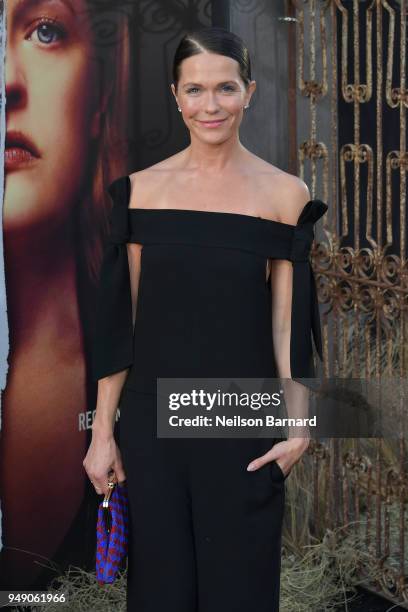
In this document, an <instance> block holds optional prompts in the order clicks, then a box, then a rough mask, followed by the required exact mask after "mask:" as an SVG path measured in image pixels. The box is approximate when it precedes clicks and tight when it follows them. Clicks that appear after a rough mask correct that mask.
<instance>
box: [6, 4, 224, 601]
mask: <svg viewBox="0 0 408 612" xmlns="http://www.w3.org/2000/svg"><path fill="white" fill-rule="evenodd" d="M212 4H213V3H211V2H209V0H194V1H193V0H182V1H181V2H180V1H179V0H177V1H176V2H173V0H7V2H1V3H0V27H1V31H0V34H1V36H0V53H2V57H0V61H2V62H3V67H4V69H3V71H2V73H1V79H0V86H1V87H2V97H1V99H0V111H3V112H2V113H0V116H2V117H3V123H2V125H0V133H1V134H2V135H3V138H2V140H0V143H2V145H3V146H1V145H0V157H1V159H0V166H1V167H2V168H3V169H4V184H3V185H2V186H1V188H0V197H1V196H2V197H3V216H2V228H1V236H2V237H3V256H4V278H1V279H0V304H2V308H3V311H2V312H0V321H4V322H5V323H4V327H5V331H4V333H3V331H1V332H0V333H1V345H2V351H1V354H0V360H1V359H2V357H3V355H4V359H3V361H2V362H1V363H0V380H2V381H3V382H2V386H1V405H0V511H1V523H0V590H1V589H3V590H7V589H9V590H11V589H12V590H18V589H30V588H31V589H32V588H38V589H43V588H45V587H46V586H47V585H48V584H49V582H50V581H51V580H52V579H53V578H54V577H56V576H58V575H59V574H60V573H62V572H63V571H64V570H65V569H66V567H67V566H68V565H78V566H81V567H87V568H88V569H90V570H92V569H93V567H94V562H95V539H96V537H95V525H96V512H97V506H98V504H99V503H100V501H101V499H100V498H99V497H98V496H97V495H96V493H95V490H94V488H93V487H92V486H91V485H90V483H89V480H88V478H87V477H86V472H85V470H84V468H83V463H82V462H83V459H84V456H85V454H86V450H87V447H88V445H89V443H90V439H91V427H92V419H93V414H94V410H95V405H96V392H97V385H96V384H95V382H94V381H93V380H92V378H91V372H90V347H91V339H92V333H93V323H94V312H95V299H96V289H97V285H98V275H99V271H100V264H101V261H102V254H103V248H104V242H105V239H106V237H107V235H108V232H109V215H110V210H111V207H112V200H111V198H110V196H109V193H108V191H107V187H108V185H109V184H110V183H111V182H112V181H113V180H114V179H116V178H118V177H119V176H122V175H124V174H128V173H129V172H131V171H133V170H135V169H140V168H142V167H145V166H146V165H149V164H151V163H154V162H156V161H159V160H160V159H162V158H164V157H166V155H169V154H170V153H171V152H174V151H175V150H178V149H180V148H182V146H184V145H185V139H186V130H185V126H184V125H183V123H182V121H181V120H180V117H179V113H178V112H177V108H176V106H175V105H174V100H173V98H172V95H171V90H170V82H171V78H170V76H169V65H168V58H171V57H172V52H173V51H174V50H175V46H176V43H177V40H178V39H179V38H180V36H181V35H182V34H183V33H185V32H186V31H187V30H188V29H190V28H197V27H199V26H205V25H210V23H211V6H212ZM184 9H186V10H184ZM187 9H188V10H187ZM1 42H3V45H1ZM164 51H165V52H164ZM2 104H3V106H1V105H2ZM0 329H1V330H2V328H1V327H0Z"/></svg>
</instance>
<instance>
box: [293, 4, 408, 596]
mask: <svg viewBox="0 0 408 612" xmlns="http://www.w3.org/2000/svg"><path fill="white" fill-rule="evenodd" d="M285 8H286V11H285V13H286V14H285V16H284V17H283V20H284V21H287V28H288V30H289V32H288V36H289V39H292V41H293V43H294V46H293V45H292V46H290V47H289V48H290V49H292V50H293V48H296V52H293V54H292V55H293V58H294V64H293V66H292V74H293V80H292V88H293V91H294V92H295V94H294V95H296V99H297V111H296V118H298V117H299V116H300V115H302V117H304V116H305V115H306V116H307V118H308V120H307V121H303V124H302V126H300V125H299V122H298V124H297V125H296V123H293V122H292V130H294V131H295V132H296V133H292V135H291V139H290V140H291V142H294V143H295V142H296V143H297V144H296V151H295V156H294V157H295V158H297V162H298V166H297V171H296V170H295V172H296V173H297V174H299V175H300V176H301V177H302V178H303V179H304V180H305V181H306V182H307V184H308V185H309V186H310V187H311V191H312V192H313V193H312V197H319V198H321V199H322V200H324V201H325V202H327V203H328V204H329V213H328V215H325V217H326V218H325V219H324V223H323V226H321V232H320V234H319V238H318V239H316V241H315V248H314V250H313V253H312V257H313V267H314V269H315V272H316V275H317V282H318V292H319V302H320V303H321V304H322V305H324V308H322V332H323V342H324V374H325V376H328V377H329V376H330V377H340V378H344V377H355V378H362V379H365V378H370V379H378V380H381V379H382V377H395V378H396V379H398V377H401V378H406V377H407V376H408V359H407V356H408V334H407V313H408V265H407V240H406V237H407V218H406V203H407V178H406V173H407V167H408V153H407V122H406V112H407V106H408V89H407V1H406V0H394V1H391V0H389V1H387V0H349V1H346V0H343V1H341V0H324V1H323V0H321V1H319V0H287V2H286V5H285ZM295 172H294V173H295ZM406 407H407V399H406V397H404V394H403V393H402V394H401V397H400V398H399V399H398V407H397V408H398V410H399V411H400V417H401V418H399V419H398V422H396V423H395V426H396V427H399V428H400V431H399V432H398V434H399V435H398V436H397V437H396V438H394V439H393V440H386V439H381V438H376V439H353V440H345V439H342V440H341V439H332V440H331V441H330V442H329V443H327V444H323V443H319V442H318V441H314V442H313V443H312V444H311V449H310V450H311V452H312V456H313V458H314V461H313V465H314V470H315V474H314V478H312V479H311V482H313V487H314V489H313V505H314V513H313V522H314V524H315V526H316V531H318V530H319V528H320V529H321V528H322V526H331V527H335V526H339V525H344V524H346V523H348V522H350V521H360V527H359V528H360V529H361V530H362V532H363V537H364V538H365V541H366V544H367V547H368V549H370V550H372V554H373V556H374V557H375V560H376V565H377V567H378V570H379V576H380V578H379V579H377V580H375V581H371V580H370V578H369V577H367V586H369V587H371V588H373V589H374V590H377V591H380V592H382V594H384V595H386V596H387V597H388V598H389V599H391V600H393V601H395V602H397V601H400V602H401V600H403V601H408V587H407V575H408V568H407V561H406V556H407V554H406V550H405V548H406V546H405V531H406V524H407V518H408V517H407V512H406V501H407V476H406V445H405V431H404V417H405V410H406ZM320 472H323V473H324V478H322V479H321V478H317V474H318V473H320ZM354 524H355V525H357V524H358V523H354ZM353 528H354V529H358V527H353Z"/></svg>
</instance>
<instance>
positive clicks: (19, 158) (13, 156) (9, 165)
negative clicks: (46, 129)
mask: <svg viewBox="0 0 408 612" xmlns="http://www.w3.org/2000/svg"><path fill="white" fill-rule="evenodd" d="M5 145H6V146H5V152H4V169H5V171H6V172H7V171H8V170H12V169H15V168H17V167H20V166H27V165H29V164H32V163H33V162H35V161H36V159H38V158H39V157H40V154H39V151H38V149H37V147H36V146H35V144H34V143H33V142H32V140H30V138H29V137H28V136H26V135H25V134H23V133H22V132H19V131H16V130H10V131H9V132H7V134H6V143H5Z"/></svg>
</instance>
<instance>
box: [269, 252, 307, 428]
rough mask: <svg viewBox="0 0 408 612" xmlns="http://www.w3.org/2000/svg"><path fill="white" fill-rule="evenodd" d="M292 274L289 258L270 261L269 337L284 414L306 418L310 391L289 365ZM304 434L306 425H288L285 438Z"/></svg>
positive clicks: (290, 416)
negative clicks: (270, 327)
mask: <svg viewBox="0 0 408 612" xmlns="http://www.w3.org/2000/svg"><path fill="white" fill-rule="evenodd" d="M292 275H293V270H292V263H291V262H290V261H287V260H272V261H271V290H272V337H273V346H274V356H275V363H276V367H277V370H278V376H279V377H280V379H281V381H280V382H281V385H282V388H283V392H284V399H285V406H286V410H287V416H288V417H289V418H307V417H308V416H309V395H310V391H309V389H308V388H307V387H306V386H305V385H302V384H301V383H299V382H297V381H295V380H293V379H292V373H291V368H290V338H291V312H292ZM308 437H309V429H308V427H295V426H291V427H289V433H288V438H308Z"/></svg>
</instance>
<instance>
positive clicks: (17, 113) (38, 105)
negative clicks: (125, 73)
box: [4, 0, 100, 228]
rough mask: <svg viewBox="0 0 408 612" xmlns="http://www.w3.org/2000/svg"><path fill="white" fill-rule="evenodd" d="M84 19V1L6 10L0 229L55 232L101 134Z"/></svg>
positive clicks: (16, 3) (14, 0)
mask: <svg viewBox="0 0 408 612" xmlns="http://www.w3.org/2000/svg"><path fill="white" fill-rule="evenodd" d="M87 15H88V13H87V10H86V0H11V2H7V49H6V71H5V73H6V117H7V136H6V154H5V171H6V194H5V203H4V206H5V217H4V226H5V228H7V227H19V228H21V227H23V226H25V225H27V224H29V225H30V226H31V225H32V224H33V223H40V224H41V223H44V222H46V223H49V222H50V221H51V223H49V225H50V226H52V225H53V223H52V222H54V225H55V224H59V223H61V222H62V221H63V220H64V217H65V216H66V215H67V214H69V212H70V210H69V205H70V204H72V203H73V201H74V200H75V196H76V195H77V194H78V192H79V191H80V188H81V183H82V180H83V178H84V176H85V173H86V171H87V157H88V151H89V145H90V141H91V139H92V137H94V136H97V133H98V129H99V123H98V122H99V114H98V108H97V104H98V102H99V101H98V100H97V99H96V94H100V92H99V91H98V87H97V80H96V73H97V63H96V61H94V60H92V50H93V46H92V36H91V27H90V23H89V21H88V17H87ZM67 209H68V210H67Z"/></svg>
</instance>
